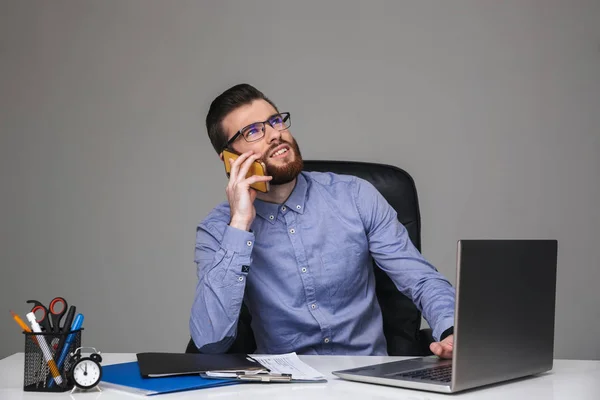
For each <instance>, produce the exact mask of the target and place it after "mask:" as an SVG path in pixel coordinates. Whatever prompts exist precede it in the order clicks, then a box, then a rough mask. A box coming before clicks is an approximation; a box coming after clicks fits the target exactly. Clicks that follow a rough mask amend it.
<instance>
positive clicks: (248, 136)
mask: <svg viewBox="0 0 600 400" xmlns="http://www.w3.org/2000/svg"><path fill="white" fill-rule="evenodd" d="M266 124H269V125H270V126H271V127H272V128H273V129H276V130H278V131H280V132H281V131H285V130H286V129H288V128H289V127H290V126H291V125H292V119H291V116H290V113H289V112H283V113H279V114H274V115H271V116H270V117H269V119H267V120H266V121H263V122H255V123H253V124H250V125H248V126H246V127H244V128H242V129H240V130H239V131H237V133H236V134H235V135H233V136H232V137H231V139H229V140H228V141H227V143H225V146H223V150H225V149H226V148H228V147H229V145H231V143H233V142H234V141H235V140H236V139H237V138H238V137H240V136H241V137H243V138H244V139H245V140H246V142H256V141H257V140H260V139H262V138H263V137H264V136H265V126H266Z"/></svg>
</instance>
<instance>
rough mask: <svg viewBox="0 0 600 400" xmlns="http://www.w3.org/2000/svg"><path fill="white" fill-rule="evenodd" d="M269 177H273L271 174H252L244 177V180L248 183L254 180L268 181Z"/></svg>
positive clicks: (250, 183)
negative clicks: (246, 177)
mask: <svg viewBox="0 0 600 400" xmlns="http://www.w3.org/2000/svg"><path fill="white" fill-rule="evenodd" d="M271 179H273V177H272V176H262V175H252V176H251V177H250V178H248V179H246V182H248V185H252V184H253V183H256V182H268V181H270V180H271Z"/></svg>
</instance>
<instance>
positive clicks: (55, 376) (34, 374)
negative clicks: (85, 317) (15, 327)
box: [23, 328, 83, 392]
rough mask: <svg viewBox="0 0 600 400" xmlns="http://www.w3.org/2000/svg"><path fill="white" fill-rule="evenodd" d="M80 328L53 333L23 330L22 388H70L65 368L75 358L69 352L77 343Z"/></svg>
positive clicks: (41, 390) (67, 368) (47, 389)
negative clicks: (23, 369) (23, 367)
mask: <svg viewBox="0 0 600 400" xmlns="http://www.w3.org/2000/svg"><path fill="white" fill-rule="evenodd" d="M82 329H83V328H82ZM82 329H78V330H74V331H70V332H56V333H54V332H41V333H33V332H23V333H24V335H25V363H24V366H25V371H24V374H23V377H24V379H23V390H24V391H26V392H65V391H67V390H71V389H72V388H73V385H74V382H73V381H72V379H71V378H70V377H69V370H70V369H71V366H72V365H73V363H74V362H75V360H74V359H73V357H72V356H71V353H72V352H73V351H75V349H77V348H78V347H81V330H82ZM49 360H50V361H49Z"/></svg>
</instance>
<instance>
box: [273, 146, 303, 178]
mask: <svg viewBox="0 0 600 400" xmlns="http://www.w3.org/2000/svg"><path fill="white" fill-rule="evenodd" d="M283 143H285V144H287V145H288V146H289V147H290V149H289V151H290V152H293V153H294V154H293V155H294V160H293V161H290V162H289V163H287V164H285V165H274V164H271V163H270V162H269V161H270V160H269V159H266V160H264V162H265V165H266V167H267V173H268V174H269V175H271V176H272V177H273V179H271V181H270V184H271V185H283V184H286V183H289V182H291V181H293V180H294V179H296V177H297V176H298V174H299V173H300V172H301V171H302V169H303V168H304V161H302V155H301V154H300V148H299V147H298V143H297V142H296V139H292V141H291V142H288V141H287V140H281V141H280V142H279V143H276V144H274V145H272V146H271V147H270V148H269V150H268V151H267V153H266V154H269V153H270V152H271V150H273V149H274V148H275V147H277V146H279V145H281V144H283Z"/></svg>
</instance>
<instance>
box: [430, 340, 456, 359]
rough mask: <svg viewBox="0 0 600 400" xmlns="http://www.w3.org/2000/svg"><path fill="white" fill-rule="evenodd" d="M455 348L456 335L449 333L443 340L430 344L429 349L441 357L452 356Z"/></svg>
mask: <svg viewBox="0 0 600 400" xmlns="http://www.w3.org/2000/svg"><path fill="white" fill-rule="evenodd" d="M453 349H454V335H449V336H448V337H446V338H445V339H444V340H442V341H441V342H433V343H431V344H430V345H429V350H431V352H432V353H433V354H435V355H436V356H438V357H440V358H452V350H453Z"/></svg>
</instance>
